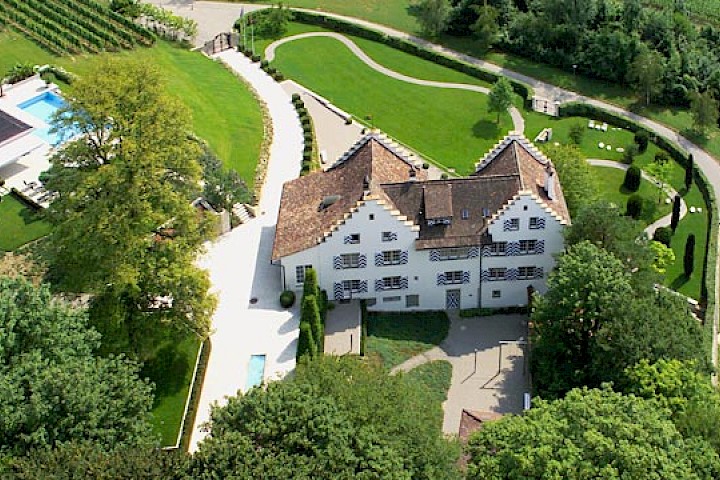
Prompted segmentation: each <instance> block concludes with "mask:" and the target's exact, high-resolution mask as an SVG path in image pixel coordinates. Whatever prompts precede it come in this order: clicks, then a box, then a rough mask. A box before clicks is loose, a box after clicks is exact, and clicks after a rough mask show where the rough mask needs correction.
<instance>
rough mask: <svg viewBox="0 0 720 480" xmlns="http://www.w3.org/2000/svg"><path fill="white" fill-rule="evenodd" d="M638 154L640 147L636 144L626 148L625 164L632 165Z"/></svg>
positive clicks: (624, 153)
mask: <svg viewBox="0 0 720 480" xmlns="http://www.w3.org/2000/svg"><path fill="white" fill-rule="evenodd" d="M637 154H638V146H637V145H635V144H634V143H633V144H631V145H628V146H627V147H625V151H624V152H623V163H624V164H626V165H630V164H632V163H633V162H634V161H635V156H636V155H637Z"/></svg>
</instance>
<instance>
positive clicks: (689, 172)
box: [685, 153, 695, 190]
mask: <svg viewBox="0 0 720 480" xmlns="http://www.w3.org/2000/svg"><path fill="white" fill-rule="evenodd" d="M694 168H695V160H694V159H693V156H692V153H691V154H690V155H688V159H687V165H685V189H686V190H690V187H691V186H692V182H693V170H694Z"/></svg>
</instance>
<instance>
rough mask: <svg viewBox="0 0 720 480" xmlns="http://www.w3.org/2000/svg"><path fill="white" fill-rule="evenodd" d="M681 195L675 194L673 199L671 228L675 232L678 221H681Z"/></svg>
mask: <svg viewBox="0 0 720 480" xmlns="http://www.w3.org/2000/svg"><path fill="white" fill-rule="evenodd" d="M680 202H681V199H680V195H675V198H674V199H673V207H672V215H671V217H670V228H671V229H672V231H673V233H674V232H675V230H676V229H677V226H678V223H679V222H680Z"/></svg>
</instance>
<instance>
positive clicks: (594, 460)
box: [467, 389, 720, 480]
mask: <svg viewBox="0 0 720 480" xmlns="http://www.w3.org/2000/svg"><path fill="white" fill-rule="evenodd" d="M533 403H534V405H533V408H531V409H530V410H528V411H527V412H525V413H524V414H523V415H522V416H514V415H512V416H508V417H506V418H503V419H501V420H498V421H496V422H490V423H487V424H485V425H484V427H483V428H482V429H481V430H479V431H478V432H476V433H475V434H473V435H472V436H471V438H470V440H469V442H468V453H469V460H468V475H467V478H468V479H470V480H475V479H477V480H480V479H483V480H484V479H490V478H493V479H497V478H523V479H547V478H563V479H568V480H580V479H588V478H633V479H635V478H637V479H639V478H662V479H673V480H679V479H687V480H690V479H693V480H701V479H702V480H711V479H714V478H718V476H719V475H720V458H719V457H718V454H717V452H716V451H715V450H713V448H712V446H710V444H709V443H708V442H706V441H705V440H703V439H701V438H683V436H682V435H681V434H680V433H679V432H678V430H677V428H676V427H675V425H674V424H673V422H672V421H671V420H670V418H669V413H668V411H667V410H665V409H663V408H659V407H658V405H657V404H656V403H654V402H650V401H647V400H645V399H642V398H638V397H636V396H632V395H622V394H620V393H616V392H613V391H611V390H609V389H603V390H588V389H582V390H581V389H576V390H572V391H571V392H569V393H568V395H567V396H566V397H565V398H563V399H562V400H557V401H554V402H547V401H543V400H535V401H534V402H533Z"/></svg>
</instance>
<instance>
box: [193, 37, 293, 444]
mask: <svg viewBox="0 0 720 480" xmlns="http://www.w3.org/2000/svg"><path fill="white" fill-rule="evenodd" d="M215 58H216V59H219V60H221V61H222V62H223V63H224V64H225V65H227V67H228V68H230V69H231V70H232V71H234V72H235V73H236V74H237V75H240V76H242V77H243V78H244V79H245V80H246V81H247V82H248V83H250V84H251V85H252V86H253V87H254V88H255V90H256V91H257V92H258V95H259V96H260V97H261V98H262V100H263V101H264V102H265V104H266V105H267V109H268V112H269V114H270V117H271V120H272V129H273V133H274V134H273V136H272V143H271V144H270V158H269V161H268V170H267V175H266V177H265V184H264V186H263V189H262V196H261V199H260V203H259V206H258V210H259V211H260V212H262V213H260V214H259V216H258V217H257V218H254V219H252V220H251V221H249V222H248V223H245V224H243V225H240V226H238V227H237V228H235V229H233V230H232V231H230V232H229V233H228V234H226V235H223V236H222V237H220V238H219V239H218V240H217V241H215V242H213V243H211V244H209V245H208V248H207V253H206V254H205V255H204V256H203V258H201V260H200V264H201V265H202V266H203V267H205V268H207V269H208V272H209V274H210V281H211V283H212V291H213V292H214V293H215V294H216V295H217V299H218V305H217V309H216V311H215V314H214V315H213V323H212V328H213V332H212V335H211V339H212V352H211V354H210V358H209V361H208V365H207V369H206V371H205V381H204V383H203V388H202V391H201V393H200V400H199V402H198V411H197V416H196V418H195V423H194V425H193V428H192V433H191V439H190V451H191V452H193V451H195V450H196V448H197V444H198V442H199V441H200V440H202V438H203V437H204V436H205V435H206V432H204V431H202V430H201V426H202V424H203V423H205V422H207V421H208V420H209V418H210V407H211V405H213V404H214V403H216V402H220V403H223V402H224V401H225V398H226V397H227V396H232V395H235V394H237V392H238V390H242V391H245V390H246V389H247V385H248V384H247V379H248V375H249V373H250V372H249V363H250V356H251V355H256V354H257V355H265V365H264V372H263V373H264V375H263V377H264V378H265V379H268V378H276V377H278V376H282V375H284V374H286V373H287V372H289V371H291V370H292V369H294V368H295V350H296V349H297V345H296V344H297V337H298V323H299V322H298V315H297V310H298V308H297V306H296V307H295V308H293V309H291V310H286V309H282V308H280V305H279V303H278V300H277V299H278V295H279V294H280V292H281V291H282V289H283V287H282V284H281V281H280V267H278V266H274V265H271V263H270V254H271V250H272V242H273V237H274V235H275V224H276V223H277V215H278V209H279V206H280V195H281V192H282V186H283V184H284V183H285V182H286V181H288V180H292V179H293V178H297V176H298V174H299V173H300V160H301V158H302V151H303V134H302V127H301V126H300V120H299V118H298V116H297V113H296V112H295V108H294V107H293V106H292V103H291V102H290V96H289V95H288V94H287V93H286V92H285V91H284V90H283V89H282V87H281V86H280V85H279V84H278V83H277V82H275V81H274V80H273V79H272V78H270V77H269V76H268V75H267V74H265V72H263V71H262V70H260V68H259V65H258V64H257V63H252V62H250V60H248V59H247V58H246V57H245V56H244V55H242V54H241V53H239V52H236V51H233V50H226V51H224V52H222V53H220V54H218V55H216V56H215ZM253 297H255V298H256V299H257V302H255V303H254V304H251V303H250V299H251V298H253Z"/></svg>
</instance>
